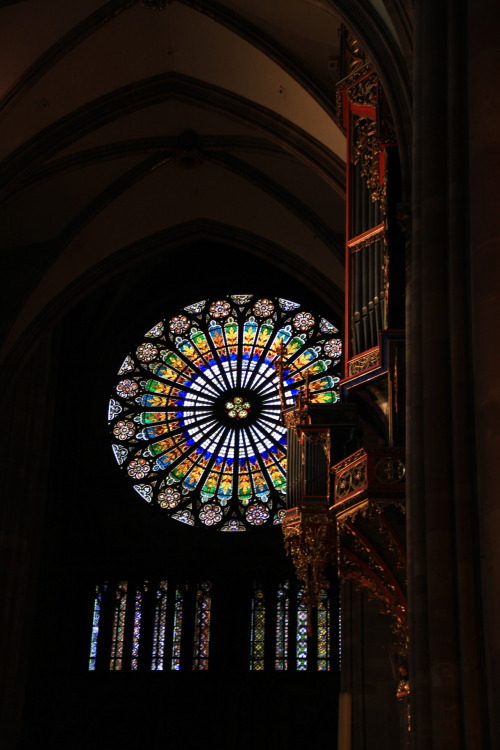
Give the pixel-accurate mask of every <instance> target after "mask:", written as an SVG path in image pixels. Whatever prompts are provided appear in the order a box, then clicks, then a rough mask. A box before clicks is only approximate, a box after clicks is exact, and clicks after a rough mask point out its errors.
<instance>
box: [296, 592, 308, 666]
mask: <svg viewBox="0 0 500 750" xmlns="http://www.w3.org/2000/svg"><path fill="white" fill-rule="evenodd" d="M295 646H296V651H295V653H296V657H297V669H298V670H299V671H302V670H305V669H307V606H306V604H305V602H304V600H303V598H302V590H299V591H298V592H297V638H296V644H295Z"/></svg>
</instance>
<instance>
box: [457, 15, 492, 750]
mask: <svg viewBox="0 0 500 750" xmlns="http://www.w3.org/2000/svg"><path fill="white" fill-rule="evenodd" d="M469 6H470V7H469V18H468V30H469V102H468V104H469V129H470V135H469V170H470V251H471V289H472V305H473V309H472V325H471V330H470V343H471V348H472V352H473V356H474V391H473V398H474V404H475V417H476V419H475V444H476V452H475V462H476V466H477V497H478V505H479V518H480V522H479V543H480V551H481V592H482V611H483V615H484V656H485V659H484V663H485V673H486V681H487V702H486V703H487V706H488V715H489V732H490V743H491V747H492V748H496V747H500V343H499V338H500V337H499V327H500V323H499V321H500V210H499V205H500V204H499V190H500V138H499V132H500V101H499V98H498V92H499V90H500V70H499V67H498V59H499V54H500V42H499V32H500V24H499V22H498V4H497V3H495V2H494V1H493V0H470V2H469ZM464 167H465V165H464ZM471 438H472V435H471ZM471 442H472V441H471Z"/></svg>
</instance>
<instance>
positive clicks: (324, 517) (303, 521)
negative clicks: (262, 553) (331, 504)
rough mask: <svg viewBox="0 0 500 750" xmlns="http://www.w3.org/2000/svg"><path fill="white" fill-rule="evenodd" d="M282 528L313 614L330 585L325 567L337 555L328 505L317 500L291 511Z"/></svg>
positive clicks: (304, 597)
mask: <svg viewBox="0 0 500 750" xmlns="http://www.w3.org/2000/svg"><path fill="white" fill-rule="evenodd" d="M282 529H283V536H284V543H285V549H286V551H287V554H289V555H291V556H292V560H293V564H294V567H295V571H296V574H297V578H298V579H299V580H300V581H302V583H303V584H304V594H303V599H304V601H305V603H306V605H307V611H308V613H309V614H310V612H311V610H312V608H313V607H317V606H318V605H319V603H320V600H321V592H322V590H323V589H325V588H328V587H329V585H330V584H329V581H328V578H327V576H326V570H327V567H328V564H329V563H331V562H332V561H333V560H334V559H335V524H334V522H333V521H332V519H331V518H330V516H329V512H328V508H327V507H325V506H322V505H319V504H317V503H315V504H311V505H308V506H298V507H297V508H296V509H294V511H292V512H290V511H289V512H288V513H287V514H286V515H285V518H284V519H283V522H282ZM309 619H310V618H309Z"/></svg>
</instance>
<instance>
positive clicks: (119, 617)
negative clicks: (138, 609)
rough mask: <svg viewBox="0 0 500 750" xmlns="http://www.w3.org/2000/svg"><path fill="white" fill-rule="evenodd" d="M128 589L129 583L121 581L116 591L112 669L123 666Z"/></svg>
mask: <svg viewBox="0 0 500 750" xmlns="http://www.w3.org/2000/svg"><path fill="white" fill-rule="evenodd" d="M127 589H128V584H127V581H121V582H120V583H119V584H118V586H117V589H116V596H115V608H114V613H113V634H112V640H111V659H110V662H109V668H110V669H121V668H122V664H123V640H124V635H125V615H126V612H127Z"/></svg>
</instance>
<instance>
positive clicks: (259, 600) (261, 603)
mask: <svg viewBox="0 0 500 750" xmlns="http://www.w3.org/2000/svg"><path fill="white" fill-rule="evenodd" d="M265 635H266V602H265V598H264V592H263V591H262V589H261V588H259V587H256V588H255V589H254V593H253V598H252V614H251V626H250V669H251V670H257V671H262V670H263V669H264V655H265Z"/></svg>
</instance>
